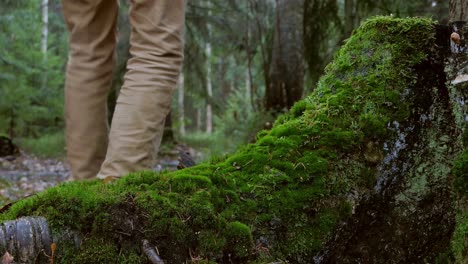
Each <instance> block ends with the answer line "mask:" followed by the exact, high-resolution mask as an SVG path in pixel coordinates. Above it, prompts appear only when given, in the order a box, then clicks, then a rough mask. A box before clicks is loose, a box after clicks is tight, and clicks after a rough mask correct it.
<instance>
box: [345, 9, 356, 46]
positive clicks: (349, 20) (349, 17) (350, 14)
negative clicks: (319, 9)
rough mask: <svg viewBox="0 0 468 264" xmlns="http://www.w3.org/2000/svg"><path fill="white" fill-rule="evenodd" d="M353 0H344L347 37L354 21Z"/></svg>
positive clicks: (353, 25) (351, 30)
mask: <svg viewBox="0 0 468 264" xmlns="http://www.w3.org/2000/svg"><path fill="white" fill-rule="evenodd" d="M355 18H356V4H355V0H345V25H344V26H345V38H349V36H351V33H352V32H353V29H354V27H355V23H356V19H355Z"/></svg>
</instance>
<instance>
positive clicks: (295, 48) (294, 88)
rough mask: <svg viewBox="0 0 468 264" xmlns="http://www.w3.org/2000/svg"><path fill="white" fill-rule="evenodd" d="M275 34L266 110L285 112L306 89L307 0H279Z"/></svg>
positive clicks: (266, 95)
mask: <svg viewBox="0 0 468 264" xmlns="http://www.w3.org/2000/svg"><path fill="white" fill-rule="evenodd" d="M276 3H277V6H276V10H277V12H276V25H275V37H274V44H273V52H272V61H271V63H272V65H271V68H270V74H269V75H270V83H269V86H268V87H266V94H265V99H266V101H265V106H266V109H267V110H272V111H274V112H282V111H285V110H287V109H289V108H290V107H291V106H292V105H293V104H294V103H295V102H296V101H298V100H299V99H301V97H302V93H303V90H304V61H303V56H304V52H303V50H304V47H303V46H304V43H303V37H302V36H303V30H302V28H303V23H302V19H303V18H302V14H303V12H302V8H303V3H304V0H277V2H276Z"/></svg>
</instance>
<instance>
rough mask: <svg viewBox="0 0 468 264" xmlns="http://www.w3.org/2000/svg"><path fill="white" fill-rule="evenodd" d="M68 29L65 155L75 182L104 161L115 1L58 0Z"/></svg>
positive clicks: (114, 34) (112, 62) (112, 65)
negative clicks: (60, 1) (60, 0)
mask: <svg viewBox="0 0 468 264" xmlns="http://www.w3.org/2000/svg"><path fill="white" fill-rule="evenodd" d="M62 6H63V14H64V17H65V21H66V23H67V27H68V30H69V31H70V51H69V59H68V65H67V72H66V83H65V122H66V129H65V130H66V142H67V157H68V161H69V163H70V166H71V170H72V176H73V178H74V179H88V178H93V177H96V175H97V173H98V171H99V169H100V167H101V164H102V162H103V160H104V158H105V154H106V148H107V139H108V130H109V128H108V126H109V125H108V122H107V95H108V92H109V88H110V85H111V82H112V71H113V67H114V62H115V44H116V30H117V29H116V23H117V14H118V2H117V0H87V1H83V0H82V1H77V0H62Z"/></svg>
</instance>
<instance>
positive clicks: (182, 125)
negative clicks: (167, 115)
mask: <svg viewBox="0 0 468 264" xmlns="http://www.w3.org/2000/svg"><path fill="white" fill-rule="evenodd" d="M184 85H185V78H184V73H181V74H180V77H179V93H178V97H177V102H178V108H179V134H180V135H181V136H185V107H184V95H185V93H184V92H185V90H184V88H185V87H184Z"/></svg>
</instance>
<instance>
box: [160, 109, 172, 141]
mask: <svg viewBox="0 0 468 264" xmlns="http://www.w3.org/2000/svg"><path fill="white" fill-rule="evenodd" d="M162 142H164V143H174V142H175V140H174V130H172V111H170V112H169V113H168V114H167V116H166V121H165V122H164V132H163V137H162Z"/></svg>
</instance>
